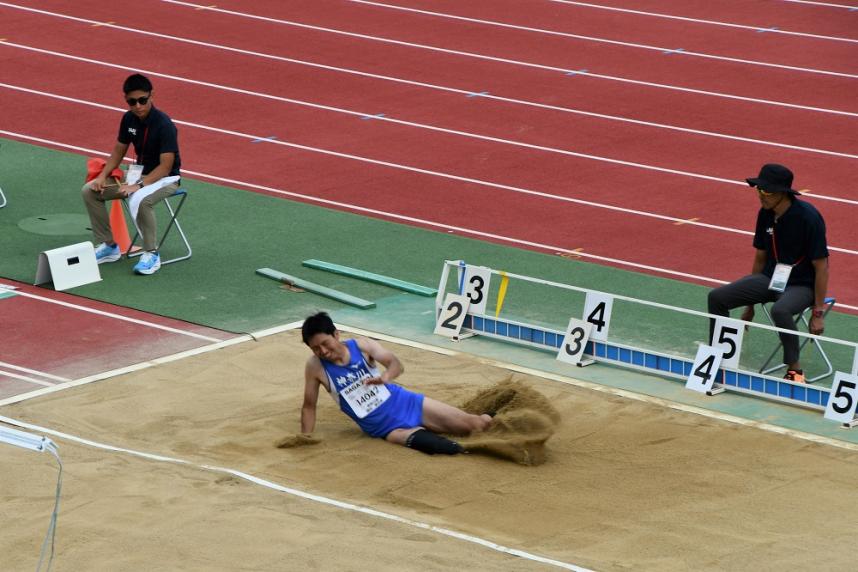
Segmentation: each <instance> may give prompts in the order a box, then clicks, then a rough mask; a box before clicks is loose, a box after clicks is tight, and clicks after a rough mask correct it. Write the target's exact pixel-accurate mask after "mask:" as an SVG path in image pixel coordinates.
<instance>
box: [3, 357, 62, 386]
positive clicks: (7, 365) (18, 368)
mask: <svg viewBox="0 0 858 572" xmlns="http://www.w3.org/2000/svg"><path fill="white" fill-rule="evenodd" d="M0 367H5V368H9V369H14V370H16V371H22V372H24V373H32V374H34V375H39V376H42V377H44V378H45V379H51V380H53V381H60V382H63V381H69V380H68V378H65V377H59V376H58V375H51V374H50V373H45V372H44V371H39V370H37V369H30V368H28V367H21V366H20V365H15V364H12V363H6V362H5V361H0Z"/></svg>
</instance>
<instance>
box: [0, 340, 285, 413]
mask: <svg viewBox="0 0 858 572" xmlns="http://www.w3.org/2000/svg"><path fill="white" fill-rule="evenodd" d="M292 326H293V327H294V325H292ZM252 339H253V338H252V337H251V336H249V335H246V334H245V335H239V336H236V337H234V338H230V339H228V340H224V341H219V342H217V343H214V344H210V345H207V346H201V347H198V348H193V349H190V350H186V351H183V352H179V353H176V354H172V355H168V356H162V357H159V358H154V359H151V360H148V361H144V362H140V363H136V364H133V365H128V366H125V367H120V368H117V369H113V370H110V371H104V372H101V373H96V374H93V375H89V376H86V377H82V378H80V379H76V380H74V381H67V382H65V383H59V384H56V385H52V386H51V387H46V388H45V389H37V390H35V391H29V392H27V393H20V394H18V395H14V396H12V397H7V398H5V399H0V407H2V406H4V405H11V404H13V403H20V402H22V401H27V400H29V399H33V398H35V397H41V396H43V395H48V394H50V393H56V392H58V391H64V390H66V389H71V388H72V387H79V386H81V385H88V384H90V383H95V382H97V381H103V380H105V379H109V378H112V377H116V376H118V375H124V374H127V373H132V372H135V371H139V370H141V369H147V368H150V367H152V366H156V365H159V364H162V363H169V362H172V361H177V360H180V359H183V358H186V357H191V356H195V355H198V354H202V353H207V352H210V351H214V350H218V349H221V348H225V347H228V346H232V345H235V344H239V343H241V342H246V341H248V340H252Z"/></svg>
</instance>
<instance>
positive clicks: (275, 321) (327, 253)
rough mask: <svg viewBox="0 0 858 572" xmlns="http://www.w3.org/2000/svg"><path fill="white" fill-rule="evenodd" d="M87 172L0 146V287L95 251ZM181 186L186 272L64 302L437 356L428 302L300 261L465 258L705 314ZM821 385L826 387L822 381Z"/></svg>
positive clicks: (746, 357) (433, 237)
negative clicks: (86, 201)
mask: <svg viewBox="0 0 858 572" xmlns="http://www.w3.org/2000/svg"><path fill="white" fill-rule="evenodd" d="M85 171H86V169H85V158H84V157H81V156H79V155H74V154H70V153H63V152H57V151H52V150H47V149H44V148H40V147H35V146H31V145H26V144H22V143H18V142H15V141H5V140H4V141H2V152H0V185H2V188H3V189H4V191H5V193H6V195H7V197H8V199H9V204H8V206H7V207H5V208H3V209H0V252H2V253H3V255H2V258H0V277H6V278H10V279H15V280H19V281H21V282H26V283H32V282H33V280H34V277H35V273H36V264H37V260H38V255H39V253H40V252H41V251H44V250H48V249H53V248H57V247H60V246H64V245H68V244H72V243H75V242H82V241H85V240H90V239H91V237H90V236H89V233H88V231H87V230H86V219H85V217H84V218H83V219H82V218H81V217H82V216H83V215H85V211H84V207H83V204H82V201H81V198H80V187H81V185H82V184H83V180H84V176H85ZM183 187H184V188H185V189H187V190H188V192H189V198H188V201H187V203H186V205H185V208H184V210H183V211H182V213H181V218H180V220H181V223H182V225H183V227H184V229H185V232H186V233H187V235H188V237H189V240H190V242H191V245H192V246H193V250H194V255H193V257H192V258H191V259H190V260H188V261H183V262H178V263H176V264H172V265H168V266H165V267H163V268H162V269H161V271H159V272H158V273H156V274H155V275H153V276H135V275H134V274H133V273H132V271H131V268H132V266H133V262H132V261H128V260H123V261H121V262H118V263H114V264H108V265H103V266H101V275H102V278H103V280H102V281H101V282H98V283H95V284H90V285H86V286H82V287H79V288H75V289H73V290H72V291H71V293H73V294H76V295H79V296H84V297H88V298H93V299H97V300H102V301H105V302H110V303H113V304H117V305H120V306H127V307H131V308H136V309H139V310H143V311H146V312H151V313H155V314H161V315H165V316H170V317H174V318H178V319H182V320H186V321H189V322H194V323H200V324H204V325H207V326H210V327H214V328H219V329H222V330H228V331H233V332H250V331H256V330H260V329H264V328H267V327H272V326H277V325H281V324H284V323H289V322H294V321H296V320H300V319H302V318H304V317H305V316H307V315H308V314H310V313H312V312H315V311H317V310H322V309H324V310H328V311H330V312H332V314H333V316H334V318H335V319H336V320H338V321H341V323H345V324H349V325H353V326H357V327H363V328H366V329H371V330H375V331H380V332H384V333H388V334H390V335H395V336H399V337H404V338H409V339H421V340H425V341H428V342H429V343H432V342H433V341H434V342H436V343H437V344H442V343H445V342H444V341H443V340H442V339H441V338H439V337H437V336H434V337H433V336H432V333H431V332H432V313H433V308H434V298H427V297H422V296H417V295H413V294H407V293H402V292H401V291H398V290H395V289H392V288H389V287H387V286H384V285H380V284H374V283H371V282H367V281H361V280H357V279H354V278H351V277H348V276H344V275H340V274H335V273H332V272H325V271H322V270H316V269H313V268H308V267H305V266H303V265H302V261H304V260H308V259H316V260H321V261H324V262H328V263H332V264H340V265H345V266H350V267H354V268H360V269H361V270H363V271H366V272H370V273H377V274H382V275H385V276H388V277H393V278H397V279H400V280H405V281H408V282H412V283H415V284H421V285H424V286H428V287H432V288H435V287H437V286H438V281H439V278H440V275H441V270H442V265H443V261H444V260H447V259H450V260H458V259H463V260H465V261H467V262H469V263H471V264H477V265H482V266H488V267H491V268H494V269H497V270H504V271H507V272H513V273H516V274H522V275H526V276H532V277H538V278H541V279H545V280H550V281H556V282H562V283H565V284H571V285H574V286H578V287H581V288H586V289H593V290H601V291H604V292H609V293H614V294H621V295H626V296H631V297H635V298H641V299H646V300H650V301H653V302H660V303H664V304H668V305H672V306H679V307H684V308H689V309H694V310H705V306H706V294H707V292H708V288H707V287H703V286H697V285H693V284H688V283H684V282H679V281H675V280H670V279H665V278H658V277H653V276H649V275H644V274H639V273H635V272H629V271H625V270H619V269H616V268H610V267H606V266H599V265H595V264H591V263H587V262H583V261H581V260H573V259H569V258H565V257H561V256H556V255H552V254H543V253H537V252H532V251H527V250H522V249H518V248H512V247H509V246H502V245H498V244H492V243H488V242H483V241H479V240H474V239H470V238H465V237H461V236H456V235H454V234H451V233H445V232H436V231H431V230H425V229H420V228H414V227H410V226H406V225H401V224H396V223H392V222H387V221H382V220H377V219H372V218H367V217H363V216H358V215H355V214H350V213H345V212H338V211H334V210H329V209H324V208H321V207H317V206H313V205H308V204H303V203H298V202H293V201H288V200H284V199H281V198H276V197H269V196H265V195H261V194H258V193H253V192H249V191H242V190H236V189H231V188H226V187H221V186H216V185H211V184H207V183H203V182H200V181H195V180H191V179H185V180H184V181H183ZM161 220H162V221H163V219H161ZM82 221H83V222H82ZM62 233H65V234H62ZM172 239H173V240H175V239H177V237H176V236H173V237H172ZM171 249H178V244H176V243H175V242H173V243H169V244H168V245H166V246H165V247H164V249H163V250H162V255H164V256H165V257H169V256H170V255H171ZM174 251H175V250H173V252H174ZM259 268H272V269H275V270H278V271H280V272H283V273H286V274H290V275H293V276H296V277H299V278H302V279H304V280H307V281H310V282H314V283H316V284H320V285H323V286H326V287H328V288H333V289H335V290H339V291H341V292H345V293H347V294H350V295H353V296H357V297H360V298H364V299H366V300H370V301H373V302H375V303H376V304H377V307H376V308H373V309H369V310H357V309H354V308H351V307H349V306H347V305H345V304H342V303H339V302H336V301H333V300H330V299H328V298H322V297H320V296H317V295H314V294H312V293H309V292H305V293H296V292H291V291H288V290H286V289H283V288H281V286H280V285H279V284H278V283H277V282H275V281H273V280H271V279H268V278H264V277H262V276H259V275H257V274H256V270H257V269H259ZM453 280H454V279H453V278H451V281H450V283H449V284H448V287H449V286H451V285H453ZM496 292H497V286H496V285H493V291H492V292H490V302H491V303H490V304H489V310H488V311H489V312H493V308H494V301H495V297H496ZM583 301H584V297H583V295H582V294H580V293H575V292H568V291H563V290H560V289H557V288H549V287H545V286H537V285H531V284H527V283H524V282H521V281H516V280H512V281H511V282H510V285H509V289H508V293H507V298H506V302H505V304H504V307H503V315H504V316H505V317H507V318H511V319H516V320H519V321H523V322H529V323H538V324H542V325H547V326H550V327H552V328H554V329H558V330H563V329H564V328H565V327H566V324H567V322H568V320H569V318H570V317H571V316H578V317H580V315H581V311H582V307H583ZM760 314H761V313H758V321H759V320H761V315H760ZM826 326H827V328H826V335H828V336H831V337H835V338H840V339H845V340H851V341H855V337H854V336H855V332H858V317H855V316H850V315H846V314H842V313H837V312H835V313H832V314H831V315H830V317H829V318H828V320H827V321H826ZM706 335H707V324H706V320H705V318H700V317H691V316H685V315H681V314H668V313H666V312H665V311H663V310H655V309H652V308H647V307H642V306H637V305H634V304H630V303H627V302H621V301H617V302H616V303H615V306H614V312H613V319H612V323H611V336H612V339H613V340H614V341H617V342H623V343H627V344H630V345H635V346H638V347H645V348H648V349H652V350H655V351H660V352H664V353H669V354H674V355H682V356H693V355H694V352H695V351H696V345H695V341H702V340H704V339H705V337H706ZM483 343H484V344H485V343H489V342H483ZM775 343H776V338H775V336H774V334H773V333H769V332H764V331H762V330H754V331H752V332H751V333H750V334H748V335H747V336H746V341H745V347H744V351H743V367H744V368H746V369H749V370H754V369H756V366H758V365H759V364H760V362H761V361H762V360H763V359H764V358H765V355H767V350H769V349H770V348H771V347H772V346H773V345H774V344H775ZM490 344H492V347H494V348H499V349H497V351H499V352H501V354H508V355H513V354H514V353H515V352H513V351H512V350H511V349H510V348H512V346H510V345H509V344H505V343H503V342H490ZM469 346H472V347H478V346H477V345H476V344H469ZM827 349H828V350H829V353H830V354H831V357H832V358H833V360H834V362H835V365H836V366H837V367H838V369H848V368H849V367H850V366H851V363H852V355H851V353H850V352H849V351H847V350H846V349H845V348H841V347H839V346H831V345H829V346H827ZM515 350H516V351H520V350H519V348H515ZM481 351H482V350H481ZM802 357H803V359H804V360H805V366H806V368H807V369H808V370H810V371H811V372H812V371H813V370H815V369H816V368H818V365H819V364H818V358H816V355H815V352H814V351H812V350H810V349H805V351H804V352H803V354H802ZM600 367H602V366H600ZM585 369H586V368H585ZM634 375H637V374H634ZM638 377H641V376H639V375H638ZM654 379H658V378H654ZM821 383H822V384H825V385H828V384H829V383H830V380H829V379H826V380H823V381H822V382H821ZM671 385H672V384H671ZM665 387H667V386H665ZM752 401H753V402H754V403H759V400H752ZM856 434H858V432H856Z"/></svg>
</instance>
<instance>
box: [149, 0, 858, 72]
mask: <svg viewBox="0 0 858 572" xmlns="http://www.w3.org/2000/svg"><path fill="white" fill-rule="evenodd" d="M161 1H162V2H165V3H167V4H176V5H179V6H187V7H189V8H195V9H197V10H208V11H210V12H218V13H220V14H228V15H231V16H239V17H242V18H249V19H253V20H261V21H264V22H271V23H275V24H282V25H285V26H293V27H296V28H303V29H306V30H313V31H319V32H326V33H329V34H338V35H342V36H348V37H350V38H359V39H361V40H371V41H374V42H383V43H388V44H394V45H397V46H407V47H413V48H420V49H428V50H441V51H444V52H449V53H459V52H458V50H449V49H446V48H438V47H436V46H429V45H426V44H416V43H413V42H405V41H402V40H394V39H392V38H383V37H380V36H371V35H368V34H359V33H356V32H346V31H345V30H338V29H336V28H327V27H324V26H313V25H310V24H302V23H301V22H294V21H292V20H283V19H281V18H272V17H268V16H259V15H256V14H249V13H246V12H237V11H235V10H225V9H223V8H217V7H216V6H211V5H209V6H204V5H202V4H195V3H193V2H183V1H181V0H161ZM350 1H351V2H360V3H362V4H372V5H374V6H381V7H384V8H391V9H396V10H401V11H405V12H415V13H419V14H424V15H431V16H437V17H441V18H448V19H451V20H461V21H465V22H469V23H472V24H485V25H490V26H497V27H501V28H508V29H516V30H521V31H527V32H538V33H540V34H546V35H552V36H561V37H564V38H570V39H574V40H583V41H586V42H594V43H599V44H610V45H613V46H621V47H624V48H634V49H639V50H649V51H658V52H659V53H664V52H670V51H674V50H676V49H677V46H671V47H666V46H650V45H647V44H635V43H631V42H621V41H619V40H609V39H607V38H596V37H594V36H582V35H578V34H570V33H566V32H555V31H552V30H545V29H541V28H530V27H527V26H517V25H514V24H504V23H503V22H494V21H490V20H478V19H476V18H466V17H464V16H456V15H453V14H445V13H441V12H430V11H427V10H418V9H416V8H405V7H402V6H394V5H391V4H380V3H376V2H368V1H366V0H350ZM678 47H679V48H681V46H678ZM461 53H463V54H465V53H467V54H470V53H469V52H461ZM682 54H683V55H687V56H691V57H697V58H705V59H710V60H717V61H725V62H730V63H738V64H745V65H752V66H761V67H769V68H776V69H781V70H788V71H797V72H803V73H814V74H819V75H829V76H835V77H842V78H847V79H858V75H856V74H850V73H842V72H836V71H830V70H820V69H813V68H804V67H799V66H788V65H785V64H776V63H772V62H762V61H757V60H743V59H740V58H731V57H727V56H718V55H714V54H707V53H703V52H692V51H687V50H682ZM499 59H502V58H499Z"/></svg>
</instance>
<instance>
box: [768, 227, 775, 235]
mask: <svg viewBox="0 0 858 572" xmlns="http://www.w3.org/2000/svg"><path fill="white" fill-rule="evenodd" d="M766 234H771V235H773V234H775V227H773V226H770V227H769V228H767V229H766Z"/></svg>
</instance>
